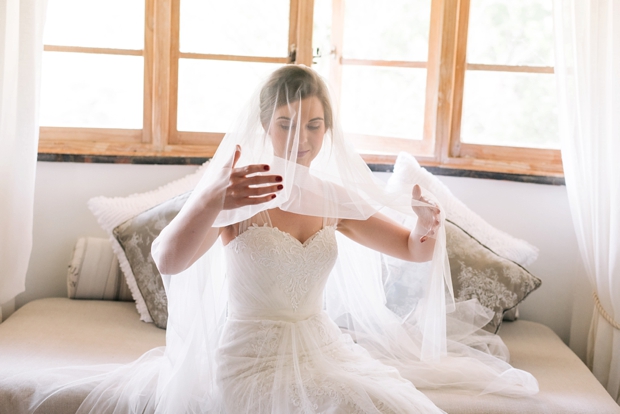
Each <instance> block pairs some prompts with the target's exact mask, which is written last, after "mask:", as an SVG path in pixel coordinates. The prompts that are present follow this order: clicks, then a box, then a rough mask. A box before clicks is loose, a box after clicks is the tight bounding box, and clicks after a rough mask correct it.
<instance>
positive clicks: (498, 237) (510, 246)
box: [388, 152, 538, 266]
mask: <svg viewBox="0 0 620 414" xmlns="http://www.w3.org/2000/svg"><path fill="white" fill-rule="evenodd" d="M412 184H419V185H420V186H421V187H422V188H424V189H426V190H428V191H429V192H431V193H432V194H433V195H434V196H435V198H436V199H437V201H439V204H440V205H441V206H442V207H443V209H444V211H445V213H446V218H447V219H448V220H450V221H452V222H453V223H455V224H456V225H458V226H459V227H461V228H462V229H463V230H465V231H466V232H467V233H469V234H470V235H471V236H472V237H474V238H475V239H477V240H478V241H479V242H480V243H482V244H483V245H485V246H487V247H488V248H489V249H491V250H493V251H494V252H495V253H497V254H498V255H500V256H502V257H505V258H507V259H509V260H512V261H513V262H516V263H518V264H520V265H521V266H527V265H529V264H531V263H533V262H534V260H536V258H537V257H538V248H536V247H535V246H533V245H531V244H530V243H528V242H526V241H525V240H521V239H517V238H516V237H513V236H511V235H510V234H508V233H505V232H503V231H501V230H499V229H497V228H495V227H493V226H492V225H490V224H489V223H487V222H486V221H485V220H484V219H483V218H482V217H480V216H479V215H478V214H476V213H474V212H473V211H471V210H470V209H469V208H468V207H467V206H466V205H465V204H463V202H462V201H461V200H459V199H458V198H456V197H455V196H454V194H452V192H451V191H450V189H448V187H446V186H445V184H443V183H442V182H441V181H440V180H439V179H438V178H437V177H435V176H434V175H433V174H431V173H429V172H428V171H426V169H425V168H422V167H421V166H420V164H418V162H417V161H416V159H415V158H414V157H413V156H412V155H411V154H408V153H406V152H401V153H400V154H399V155H398V158H397V159H396V163H395V164H394V173H393V174H392V176H391V177H390V179H389V181H388V185H389V186H393V187H400V186H403V185H405V186H406V185H412Z"/></svg>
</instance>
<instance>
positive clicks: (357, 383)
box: [76, 65, 538, 414]
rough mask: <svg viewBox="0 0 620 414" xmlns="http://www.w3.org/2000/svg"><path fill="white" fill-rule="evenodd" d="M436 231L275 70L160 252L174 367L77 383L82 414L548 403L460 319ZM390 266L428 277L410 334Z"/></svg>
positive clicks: (164, 352) (422, 196) (304, 75)
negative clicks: (390, 291) (512, 398)
mask: <svg viewBox="0 0 620 414" xmlns="http://www.w3.org/2000/svg"><path fill="white" fill-rule="evenodd" d="M443 220H444V214H443V212H442V211H441V209H440V207H439V206H438V205H437V204H436V203H435V202H433V198H432V195H430V194H426V193H424V192H423V190H422V189H421V188H420V187H419V186H417V185H414V183H402V185H400V186H395V187H389V188H388V187H386V185H385V184H384V183H382V182H381V181H379V180H377V179H376V178H375V177H374V176H373V174H372V173H371V172H370V170H369V169H368V167H367V166H366V164H365V163H364V161H363V160H362V159H361V158H360V157H359V155H357V154H356V152H355V150H354V149H353V148H352V147H351V145H350V144H349V143H347V141H346V140H345V139H344V136H343V134H342V131H341V129H340V127H339V125H338V122H337V119H336V115H335V114H334V111H333V109H332V105H331V101H330V98H329V94H328V90H327V87H326V85H325V83H324V81H323V80H322V79H321V78H320V77H319V75H318V74H317V73H315V72H314V71H313V70H312V69H309V68H307V67H305V66H296V65H286V66H283V67H281V68H280V69H278V70H276V71H275V72H274V73H273V74H272V75H271V76H270V77H269V78H268V80H267V81H266V83H265V84H264V85H262V87H261V88H260V90H259V91H258V93H257V94H256V95H255V96H254V97H253V98H252V99H251V100H250V103H249V104H248V106H247V107H246V108H245V110H244V111H243V113H242V114H241V116H240V117H239V119H238V121H237V122H236V124H235V125H233V126H232V127H231V130H230V132H229V133H227V134H226V136H225V137H224V139H223V140H222V143H221V144H220V146H219V148H218V151H217V153H216V154H215V156H214V157H213V159H212V160H211V162H210V164H209V167H208V168H207V170H206V172H205V174H204V176H203V178H202V179H201V181H200V183H199V184H198V186H197V187H196V188H195V189H194V191H193V192H192V194H191V196H190V197H189V199H188V201H187V202H186V203H185V205H184V207H183V208H182V210H181V211H180V213H179V214H178V215H177V216H176V217H175V218H174V220H172V222H171V223H170V224H169V225H168V226H167V227H165V228H164V229H163V231H162V232H161V234H160V235H159V237H158V238H157V239H156V240H155V242H154V243H153V247H152V254H153V258H154V259H155V262H156V264H157V267H158V269H159V270H160V272H161V274H162V277H163V279H164V285H165V287H166V294H167V296H168V313H169V316H168V327H167V331H166V347H165V349H164V348H161V349H155V350H152V351H149V352H148V353H147V354H145V355H144V356H142V357H141V358H140V359H139V360H137V361H136V362H134V363H132V364H128V365H123V366H119V367H115V369H113V370H111V371H108V372H105V373H103V374H100V375H99V376H95V377H88V378H87V379H85V380H80V381H77V382H76V384H81V385H85V384H90V385H91V386H90V388H89V394H88V396H87V398H86V399H85V400H84V403H83V404H82V406H81V407H80V411H79V412H96V413H100V412H106V413H107V412H118V413H129V412H131V413H142V412H158V413H228V414H237V413H278V414H288V413H440V412H443V411H442V410H440V409H439V408H437V407H436V406H435V405H434V404H433V403H432V402H431V401H430V400H429V399H428V398H427V397H426V396H425V395H424V394H423V393H422V392H420V391H419V390H418V388H421V389H424V388H438V387H446V388H449V389H460V390H469V391H471V392H474V393H490V392H497V393H502V394H507V395H527V394H532V393H535V392H537V390H538V387H537V383H536V380H535V379H534V378H533V377H532V376H531V375H530V374H528V373H526V372H523V371H520V370H517V369H514V368H512V367H511V366H510V365H509V364H508V363H507V362H506V361H507V358H508V355H507V350H506V348H505V346H504V345H503V343H502V342H501V339H499V337H496V336H495V335H491V334H488V333H486V332H484V331H481V330H480V329H479V328H480V327H481V326H484V325H485V324H486V323H487V322H488V320H489V319H490V316H489V314H488V311H487V310H485V309H484V308H483V307H482V306H480V305H479V304H478V303H477V302H475V301H468V302H461V303H455V302H454V300H453V297H452V293H451V282H450V276H449V268H448V264H447V257H446V248H445V230H444V227H443ZM400 223H407V224H408V225H409V223H413V224H411V225H410V227H405V226H404V225H402V224H400ZM387 256H390V257H392V258H394V259H390V260H392V261H391V262H390V263H391V266H393V264H394V261H396V262H397V263H405V262H416V263H419V264H417V265H416V272H415V274H411V275H407V277H415V278H419V279H420V280H419V281H420V283H421V286H424V289H422V292H421V293H420V295H419V297H412V298H410V299H411V300H410V301H409V303H410V304H411V305H410V309H409V312H408V314H407V315H406V316H405V317H404V318H402V317H399V316H397V315H396V314H394V313H392V312H391V311H390V310H389V309H388V308H387V307H386V306H385V300H386V299H385V293H384V291H383V281H384V279H385V277H386V275H387V273H388V272H389V270H388V266H387V265H386V263H387V259H386V257H387ZM398 261H402V262H398Z"/></svg>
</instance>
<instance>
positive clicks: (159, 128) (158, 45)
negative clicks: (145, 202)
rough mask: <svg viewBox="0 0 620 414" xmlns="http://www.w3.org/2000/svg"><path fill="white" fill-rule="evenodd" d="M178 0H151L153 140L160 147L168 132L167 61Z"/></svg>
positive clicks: (169, 60)
mask: <svg viewBox="0 0 620 414" xmlns="http://www.w3.org/2000/svg"><path fill="white" fill-rule="evenodd" d="M173 1H179V0H154V3H155V17H154V46H153V55H154V56H155V59H154V61H153V106H152V113H153V118H152V144H153V147H154V148H155V150H163V148H164V147H165V146H166V145H167V144H168V139H169V136H170V97H171V85H170V72H171V70H170V63H171V53H170V51H171V47H172V39H171V32H172V21H171V20H172V17H171V16H172V2H173Z"/></svg>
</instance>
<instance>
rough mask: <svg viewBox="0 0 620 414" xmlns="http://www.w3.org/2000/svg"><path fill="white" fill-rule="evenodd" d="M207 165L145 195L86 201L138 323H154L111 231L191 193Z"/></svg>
mask: <svg viewBox="0 0 620 414" xmlns="http://www.w3.org/2000/svg"><path fill="white" fill-rule="evenodd" d="M208 166H209V161H207V162H205V163H204V164H203V165H202V166H201V167H199V168H197V169H196V170H195V171H194V172H193V173H191V174H189V175H186V176H185V177H183V178H180V179H178V180H174V181H172V182H170V183H168V184H166V185H163V186H161V187H159V188H156V189H154V190H151V191H146V192H144V193H138V194H132V195H129V196H127V197H104V196H99V197H93V198H91V199H90V200H88V208H89V209H90V210H91V211H92V213H93V214H94V216H95V217H96V218H97V222H98V223H99V225H100V226H101V227H102V228H103V229H104V230H105V231H106V233H107V234H108V235H109V237H110V245H111V246H112V251H113V252H114V254H115V255H116V257H117V258H118V264H119V265H120V267H121V270H122V271H123V275H124V276H125V280H126V282H127V286H129V290H131V295H132V297H133V299H134V300H135V301H136V309H137V310H138V313H139V314H140V320H142V321H144V322H153V319H152V318H151V315H150V314H149V311H148V309H147V307H146V303H145V301H144V298H143V297H142V294H141V293H140V289H139V288H138V285H137V284H136V279H135V277H134V275H133V272H132V271H131V266H130V265H129V262H128V261H127V257H126V256H125V252H124V251H123V248H122V247H121V245H120V244H119V243H118V240H117V239H116V237H115V235H114V229H115V228H116V227H118V226H119V225H121V224H122V223H124V222H126V221H128V220H130V219H132V218H134V217H136V216H137V215H139V214H141V213H142V212H144V211H146V210H148V209H150V208H153V207H155V206H157V205H159V204H161V203H163V202H165V201H167V200H170V199H171V198H173V197H176V196H178V195H180V194H184V193H186V192H188V191H191V190H192V189H193V188H194V187H196V185H197V184H198V182H199V181H200V178H201V177H202V176H203V175H204V172H205V169H206V168H208Z"/></svg>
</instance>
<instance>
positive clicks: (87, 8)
mask: <svg viewBox="0 0 620 414" xmlns="http://www.w3.org/2000/svg"><path fill="white" fill-rule="evenodd" d="M144 4H145V0H105V1H103V0H48V5H47V16H46V19H45V34H44V38H43V43H45V44H47V45H62V46H84V47H109V48H117V49H143V48H144Z"/></svg>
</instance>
